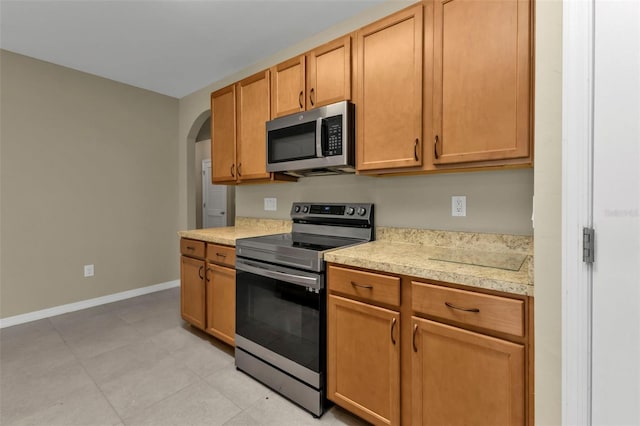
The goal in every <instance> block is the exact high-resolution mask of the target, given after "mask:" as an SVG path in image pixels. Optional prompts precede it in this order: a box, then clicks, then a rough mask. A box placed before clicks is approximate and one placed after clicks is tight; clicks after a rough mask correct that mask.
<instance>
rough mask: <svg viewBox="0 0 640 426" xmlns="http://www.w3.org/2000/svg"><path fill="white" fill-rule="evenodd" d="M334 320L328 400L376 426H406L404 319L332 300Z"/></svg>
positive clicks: (329, 334) (331, 320)
mask: <svg viewBox="0 0 640 426" xmlns="http://www.w3.org/2000/svg"><path fill="white" fill-rule="evenodd" d="M328 315H329V318H328V330H327V387H328V398H329V399H330V400H332V401H333V402H335V403H336V404H338V405H340V406H342V407H344V408H346V409H348V410H350V411H353V412H354V413H356V414H357V415H359V416H360V417H362V418H363V419H365V420H367V421H369V422H372V423H374V424H379V425H398V424H400V340H399V339H400V314H399V313H398V312H394V311H390V310H388V309H383V308H379V307H376V306H372V305H368V304H366V303H360V302H356V301H354V300H350V299H345V298H342V297H338V296H334V295H330V296H329V307H328Z"/></svg>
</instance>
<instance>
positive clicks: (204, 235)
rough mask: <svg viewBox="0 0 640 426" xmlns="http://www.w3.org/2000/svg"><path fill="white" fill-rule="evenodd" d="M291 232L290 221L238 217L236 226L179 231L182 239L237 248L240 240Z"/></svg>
mask: <svg viewBox="0 0 640 426" xmlns="http://www.w3.org/2000/svg"><path fill="white" fill-rule="evenodd" d="M285 232H291V221H290V220H278V219H261V218H251V217H237V218H236V225H235V226H225V227H222V228H205V229H193V230H189V231H178V236H180V237H181V238H191V239H194V240H200V241H205V242H208V243H216V244H223V245H228V246H235V245H236V240H238V239H240V238H249V237H258V236H260V235H269V234H280V233H285Z"/></svg>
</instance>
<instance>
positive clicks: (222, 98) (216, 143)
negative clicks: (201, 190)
mask: <svg viewBox="0 0 640 426" xmlns="http://www.w3.org/2000/svg"><path fill="white" fill-rule="evenodd" d="M211 157H212V171H211V179H212V181H213V183H235V181H236V89H235V85H231V86H228V87H225V88H224V89H220V90H218V91H216V92H213V93H212V94H211Z"/></svg>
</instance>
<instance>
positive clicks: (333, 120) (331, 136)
mask: <svg viewBox="0 0 640 426" xmlns="http://www.w3.org/2000/svg"><path fill="white" fill-rule="evenodd" d="M323 121H324V123H323V124H324V126H323V127H324V129H326V133H325V135H323V136H324V137H323V140H324V147H323V148H324V149H323V150H322V151H323V152H322V155H323V156H325V157H331V156H333V155H342V116H341V115H336V116H333V117H327V118H325V119H324V120H323ZM324 129H323V130H324Z"/></svg>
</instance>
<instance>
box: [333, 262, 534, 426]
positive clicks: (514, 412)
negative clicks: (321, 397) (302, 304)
mask: <svg viewBox="0 0 640 426" xmlns="http://www.w3.org/2000/svg"><path fill="white" fill-rule="evenodd" d="M327 288H328V294H329V295H328V319H327V387H328V392H327V397H328V398H329V399H330V400H332V401H333V402H335V403H336V404H338V405H340V406H341V407H343V408H345V409H347V410H349V411H351V412H352V413H354V414H356V415H358V416H360V417H362V418H363V419H365V420H367V421H369V422H372V423H374V424H387V425H388V424H403V425H405V424H406V425H410V424H413V425H434V426H436V425H443V424H473V425H476V424H477V425H483V424H484V425H497V424H499V425H533V424H534V420H533V408H532V407H533V385H532V377H533V344H532V338H533V333H532V328H531V327H532V324H533V321H532V312H533V308H532V305H533V299H532V298H530V297H526V296H521V295H512V294H505V293H502V292H496V291H491V290H486V289H475V288H469V287H467V286H458V285H455V284H447V283H439V282H438V283H436V282H428V281H427V282H425V281H423V280H422V279H416V278H415V277H411V276H405V275H401V276H395V275H391V274H387V273H380V272H378V271H372V270H364V269H361V268H355V267H350V266H344V265H338V264H333V263H329V264H328V266H327Z"/></svg>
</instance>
